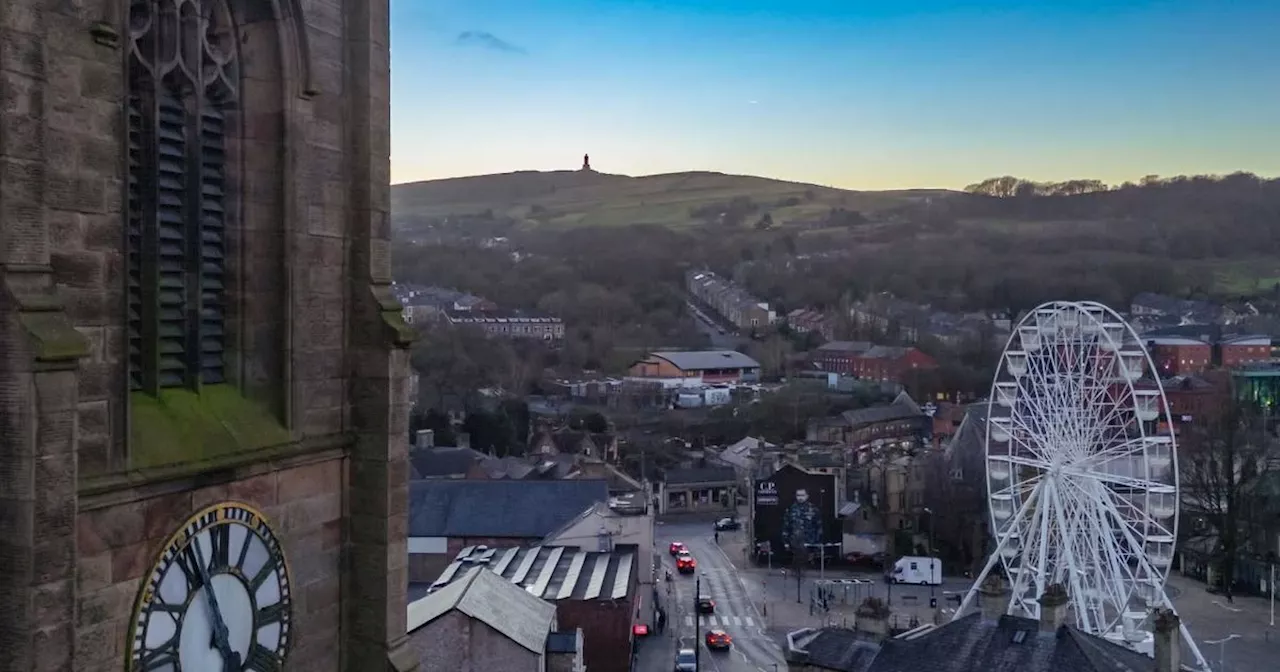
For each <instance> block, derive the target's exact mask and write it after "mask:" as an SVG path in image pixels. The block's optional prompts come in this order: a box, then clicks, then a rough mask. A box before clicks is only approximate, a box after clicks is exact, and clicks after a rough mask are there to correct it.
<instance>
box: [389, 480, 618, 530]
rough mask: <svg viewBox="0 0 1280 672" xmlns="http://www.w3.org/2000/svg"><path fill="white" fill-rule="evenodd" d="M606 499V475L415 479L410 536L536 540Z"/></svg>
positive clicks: (410, 501)
mask: <svg viewBox="0 0 1280 672" xmlns="http://www.w3.org/2000/svg"><path fill="white" fill-rule="evenodd" d="M607 501H609V483H608V481H605V480H577V479H574V480H551V481H529V480H518V481H515V480H505V479H504V480H497V481H494V480H459V479H446V480H423V481H414V482H412V483H410V484H409V536H410V537H507V538H526V539H528V538H537V539H541V538H542V537H544V536H546V535H547V534H549V533H551V532H553V531H554V530H556V529H558V528H559V527H560V526H561V525H564V524H565V523H567V522H568V521H570V520H573V519H574V518H575V517H577V516H578V515H579V514H581V513H582V512H583V511H584V510H586V509H587V508H590V507H592V506H594V505H595V503H596V502H607Z"/></svg>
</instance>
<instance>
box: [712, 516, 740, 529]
mask: <svg viewBox="0 0 1280 672" xmlns="http://www.w3.org/2000/svg"><path fill="white" fill-rule="evenodd" d="M740 529H742V523H739V522H738V519H737V518H721V519H720V520H717V521H716V531H717V532H729V531H731V530H740Z"/></svg>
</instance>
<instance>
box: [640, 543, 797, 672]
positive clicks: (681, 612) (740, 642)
mask: <svg viewBox="0 0 1280 672" xmlns="http://www.w3.org/2000/svg"><path fill="white" fill-rule="evenodd" d="M656 537H657V547H658V553H659V554H660V555H661V557H662V561H663V562H662V565H663V571H660V574H662V573H665V570H668V569H669V570H671V575H672V580H671V583H670V584H665V582H663V585H661V586H660V587H659V593H660V594H661V596H660V597H661V602H662V604H663V607H664V608H665V609H666V610H667V614H668V621H667V630H666V632H665V633H661V634H657V633H655V634H654V635H652V636H650V637H648V638H647V639H646V641H644V642H643V643H642V644H641V645H640V646H639V647H638V655H637V664H636V670H637V671H638V672H668V671H669V670H671V669H672V668H673V667H674V660H675V652H676V649H677V648H678V647H677V644H679V647H680V648H693V644H694V642H697V641H699V639H700V638H705V636H706V633H707V631H708V630H724V631H725V632H727V633H729V635H730V636H731V637H732V638H733V645H732V648H731V649H730V650H729V651H718V652H717V651H709V650H707V649H706V647H703V646H699V647H698V648H700V649H701V661H700V662H701V669H702V670H706V671H708V672H774V671H775V670H785V669H786V662H785V660H784V659H783V657H782V651H781V649H780V648H779V647H778V644H777V643H776V641H775V639H774V637H772V636H771V634H770V632H769V631H768V630H767V628H766V625H765V619H764V617H763V616H762V615H761V614H760V612H759V610H758V608H757V606H756V605H757V603H758V602H757V600H758V599H759V591H758V590H757V591H755V598H754V599H753V596H752V593H751V591H750V590H749V588H748V585H749V583H750V582H749V581H747V580H746V579H745V578H744V575H742V574H740V573H739V572H738V570H737V569H735V568H734V565H733V563H731V562H730V561H729V558H728V557H727V556H726V555H725V553H724V551H723V549H721V548H720V547H718V546H717V545H716V543H715V539H714V537H715V533H714V531H713V529H712V523H711V521H709V520H699V521H697V522H677V523H672V522H667V523H664V524H661V525H659V526H658V527H657V534H656ZM673 541H681V542H684V543H685V545H686V546H688V547H689V552H690V553H691V554H692V555H693V557H694V558H695V559H696V560H697V561H698V572H697V574H691V575H682V574H679V573H678V572H676V569H675V561H674V560H673V559H672V558H671V556H670V555H669V554H668V553H667V547H668V545H669V544H670V543H671V542H673ZM699 581H700V582H701V589H702V593H703V594H704V595H708V596H710V597H711V599H713V600H715V603H716V609H715V613H714V614H704V615H701V616H697V615H696V614H695V609H694V601H695V598H696V597H697V595H696V591H697V585H698V583H699ZM695 618H696V619H697V620H696V621H695Z"/></svg>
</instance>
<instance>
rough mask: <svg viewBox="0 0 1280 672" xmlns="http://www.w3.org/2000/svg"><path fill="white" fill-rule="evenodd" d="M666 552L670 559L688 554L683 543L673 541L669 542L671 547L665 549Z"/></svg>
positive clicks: (686, 547)
mask: <svg viewBox="0 0 1280 672" xmlns="http://www.w3.org/2000/svg"><path fill="white" fill-rule="evenodd" d="M667 552H668V553H670V554H671V557H673V558H674V557H675V556H677V555H680V554H681V553H688V552H689V547H688V546H685V545H684V542H682V541H673V542H671V546H670V547H668V548H667Z"/></svg>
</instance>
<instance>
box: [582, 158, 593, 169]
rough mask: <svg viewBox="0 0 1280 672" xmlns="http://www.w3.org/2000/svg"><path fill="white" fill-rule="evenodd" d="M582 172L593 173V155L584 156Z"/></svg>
mask: <svg viewBox="0 0 1280 672" xmlns="http://www.w3.org/2000/svg"><path fill="white" fill-rule="evenodd" d="M582 171H583V172H591V155H590V154H583V155H582Z"/></svg>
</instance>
